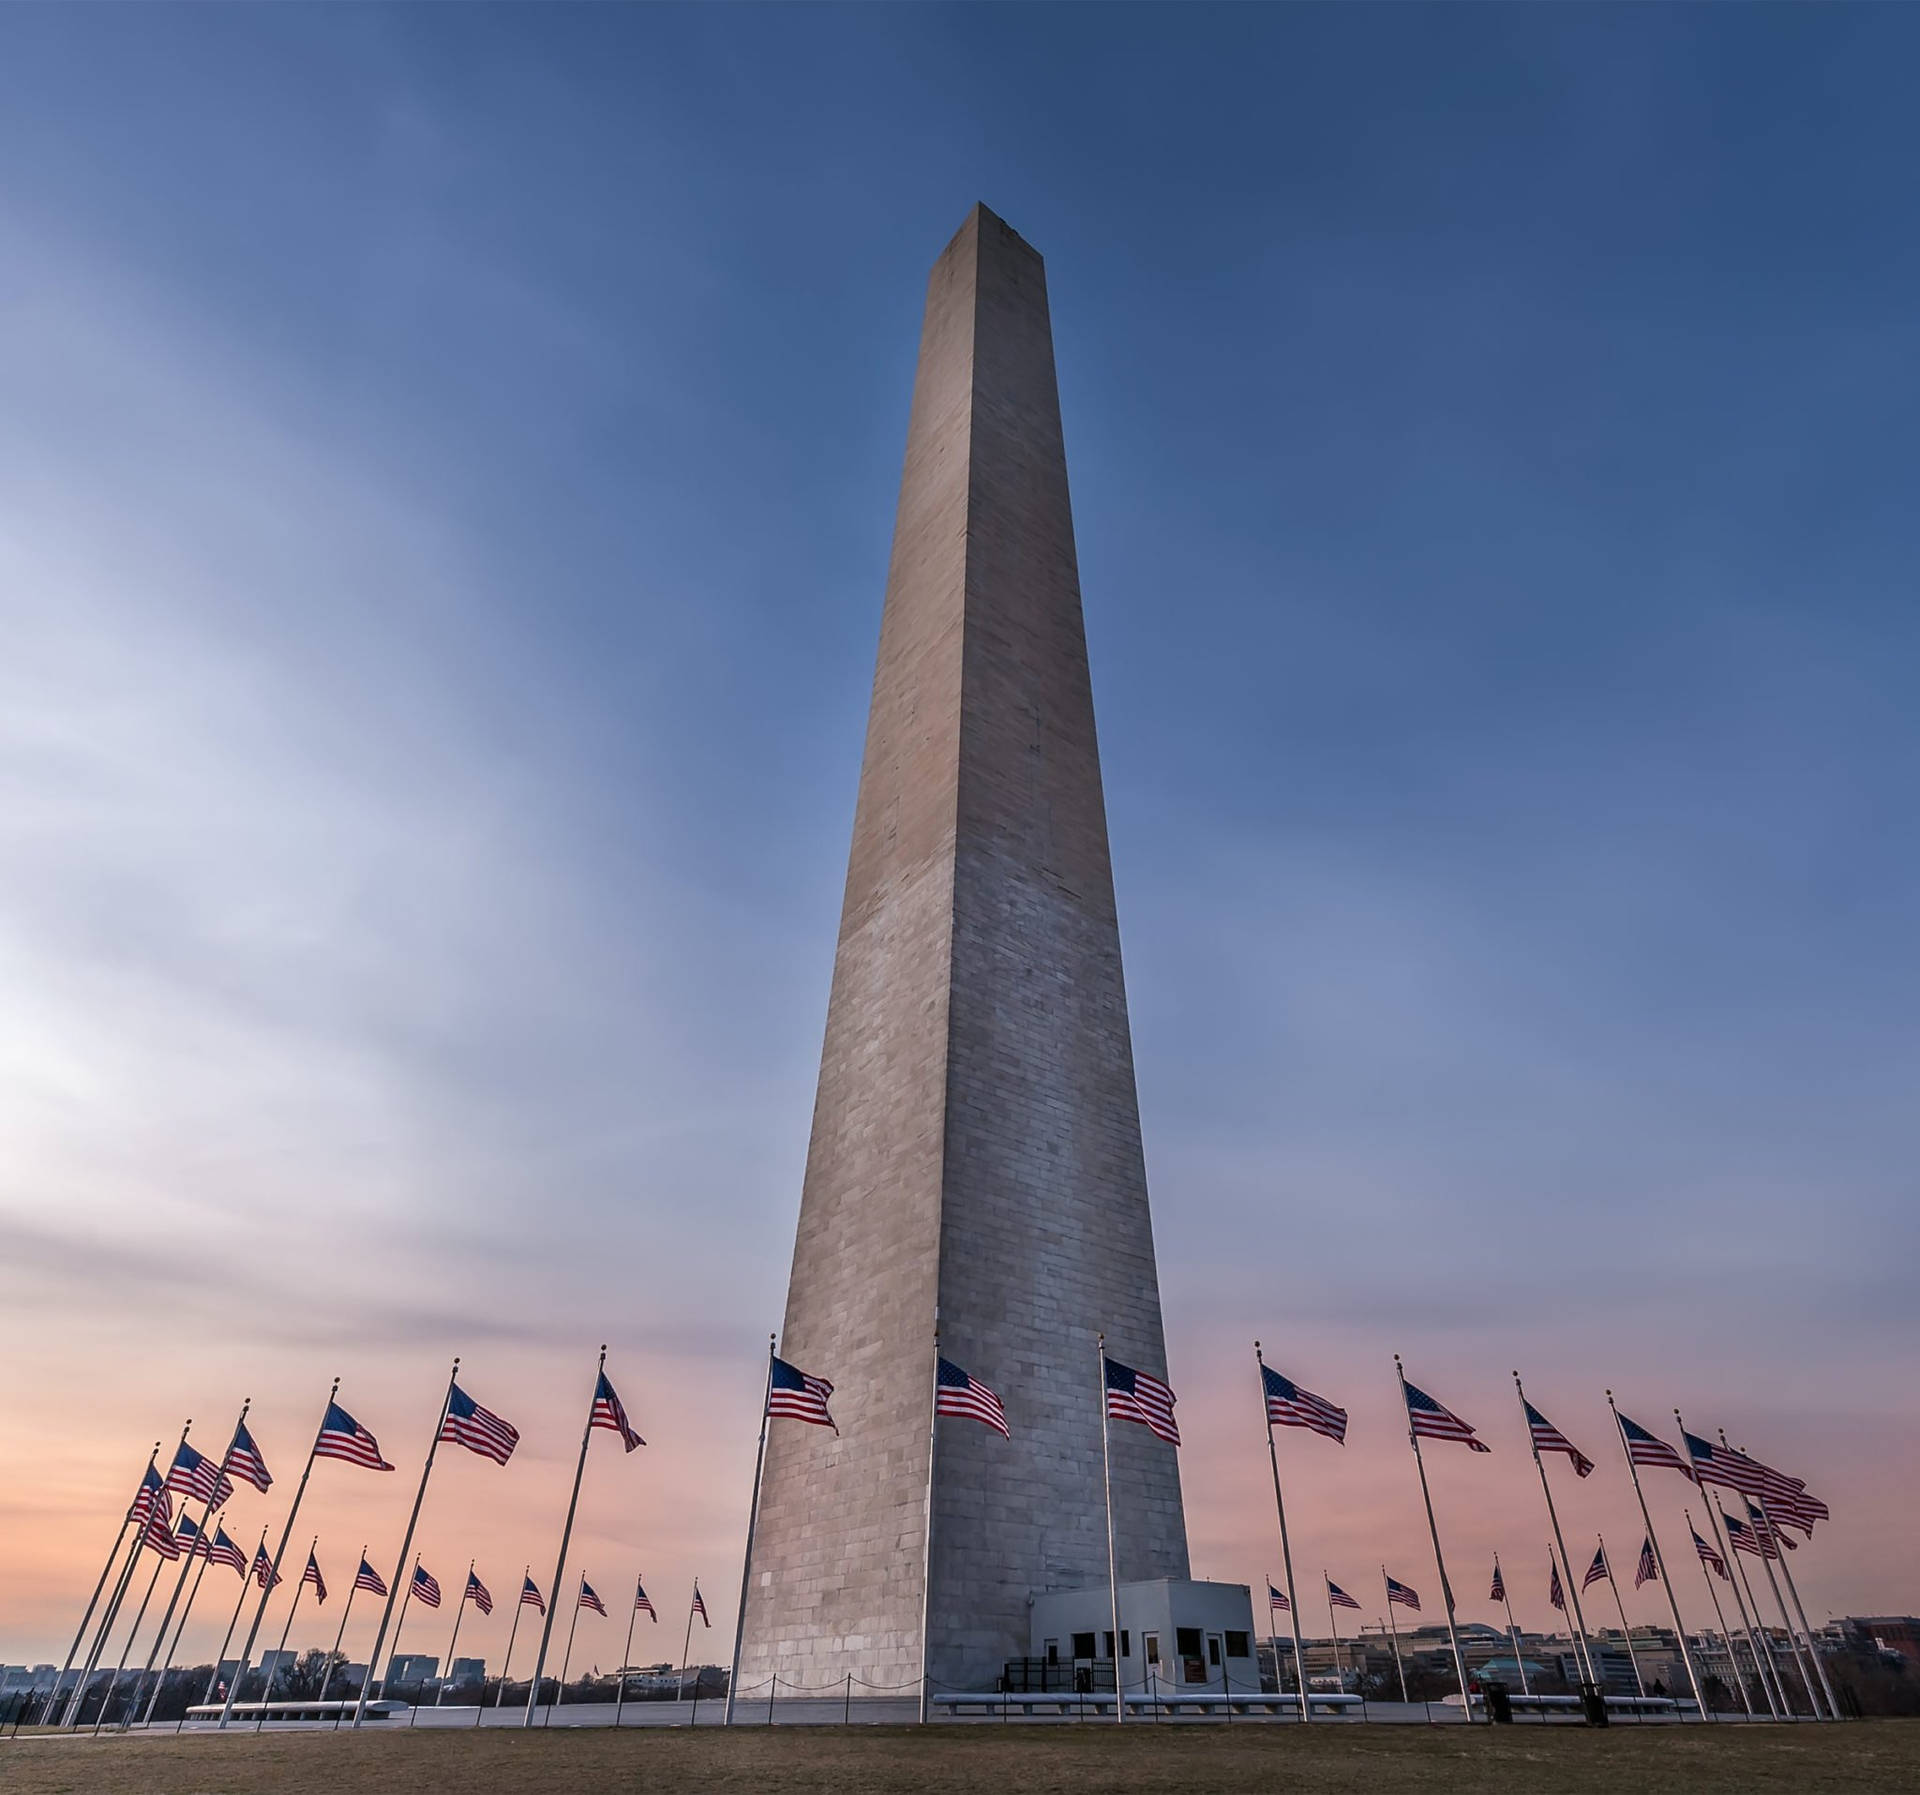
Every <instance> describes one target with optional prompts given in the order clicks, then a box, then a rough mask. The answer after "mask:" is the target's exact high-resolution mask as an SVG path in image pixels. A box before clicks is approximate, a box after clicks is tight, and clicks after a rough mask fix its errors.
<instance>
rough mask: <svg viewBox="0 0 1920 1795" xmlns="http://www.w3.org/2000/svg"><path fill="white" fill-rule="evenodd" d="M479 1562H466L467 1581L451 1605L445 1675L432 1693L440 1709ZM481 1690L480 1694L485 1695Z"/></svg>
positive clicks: (444, 1699)
mask: <svg viewBox="0 0 1920 1795" xmlns="http://www.w3.org/2000/svg"><path fill="white" fill-rule="evenodd" d="M479 1562H480V1561H479V1559H477V1558H469V1559H468V1560H467V1580H466V1582H465V1583H464V1584H462V1585H461V1588H460V1599H459V1601H457V1602H455V1603H454V1605H453V1636H452V1637H451V1638H450V1639H449V1640H448V1641H447V1673H446V1675H445V1676H443V1677H442V1678H441V1679H440V1686H439V1688H437V1689H436V1690H434V1692H433V1705H434V1706H435V1707H436V1708H437V1707H440V1706H441V1705H442V1704H443V1703H444V1702H445V1701H446V1699H447V1685H448V1684H449V1683H451V1682H452V1681H453V1648H454V1647H455V1646H456V1645H457V1644H459V1642H460V1623H461V1622H462V1621H463V1620H465V1619H466V1615H467V1592H468V1591H469V1590H470V1589H472V1588H473V1567H474V1566H475V1565H476V1564H478V1563H479ZM485 1693H486V1690H485V1689H484V1688H483V1689H482V1690H481V1694H482V1695H485Z"/></svg>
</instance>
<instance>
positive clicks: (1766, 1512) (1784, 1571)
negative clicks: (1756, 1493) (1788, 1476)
mask: <svg viewBox="0 0 1920 1795" xmlns="http://www.w3.org/2000/svg"><path fill="white" fill-rule="evenodd" d="M1758 1500H1759V1503H1760V1516H1761V1519H1762V1520H1764V1521H1765V1522H1766V1524H1767V1527H1768V1530H1769V1531H1770V1532H1771V1533H1772V1535H1773V1537H1774V1538H1775V1539H1777V1540H1781V1541H1784V1540H1785V1539H1786V1535H1785V1534H1783V1533H1782V1532H1781V1531H1780V1529H1779V1528H1778V1527H1776V1526H1775V1525H1774V1521H1773V1510H1772V1509H1770V1508H1769V1507H1768V1506H1767V1504H1766V1499H1765V1498H1764V1497H1761V1498H1758ZM1808 1537H1809V1538H1811V1537H1812V1536H1811V1535H1809V1536H1808ZM1780 1575H1781V1576H1783V1577H1784V1578H1786V1580H1787V1594H1788V1595H1790V1596H1792V1597H1793V1605H1794V1608H1795V1609H1796V1610H1797V1611H1798V1612H1799V1615H1800V1631H1801V1633H1802V1634H1803V1635H1804V1636H1805V1638H1806V1641H1807V1656H1808V1657H1810V1658H1811V1659H1812V1660H1813V1668H1814V1670H1815V1671H1816V1672H1818V1673H1819V1677H1820V1687H1821V1688H1822V1689H1823V1690H1824V1691H1825V1692H1826V1697H1827V1712H1828V1713H1829V1714H1830V1715H1831V1716H1832V1717H1833V1718H1834V1719H1835V1720H1838V1719H1839V1718H1840V1704H1839V1703H1838V1702H1837V1701H1835V1700H1834V1697H1833V1684H1832V1683H1831V1682H1829V1681H1828V1679H1827V1667H1826V1664H1825V1662H1824V1661H1823V1660H1822V1658H1821V1656H1820V1649H1819V1647H1818V1646H1817V1645H1816V1644H1815V1643H1814V1638H1813V1628H1812V1627H1810V1626H1809V1625H1808V1624H1807V1610H1806V1605H1805V1604H1804V1603H1803V1602H1802V1601H1801V1600H1800V1591H1799V1590H1798V1589H1797V1588H1795V1587H1794V1581H1793V1566H1792V1565H1790V1564H1789V1563H1788V1562H1787V1555H1786V1553H1785V1551H1784V1550H1783V1551H1782V1552H1781V1554H1780Z"/></svg>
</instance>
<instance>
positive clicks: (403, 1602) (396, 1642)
mask: <svg viewBox="0 0 1920 1795" xmlns="http://www.w3.org/2000/svg"><path fill="white" fill-rule="evenodd" d="M419 1574H420V1554H419V1553H418V1552H416V1553H414V1555H413V1569H412V1570H411V1571H409V1572H408V1573H407V1593H406V1594H405V1595H403V1596H402V1597H401V1598H400V1617H399V1619H398V1620H396V1621H395V1622H394V1623H393V1651H392V1652H391V1653H390V1654H389V1656H388V1658H387V1675H386V1676H384V1677H382V1678H381V1679H380V1693H381V1695H382V1697H384V1696H385V1695H386V1693H387V1684H388V1682H389V1681H390V1680H391V1679H392V1676H393V1661H394V1659H395V1658H397V1657H399V1656H400V1630H401V1628H402V1627H404V1626H405V1625H406V1624H407V1604H408V1603H409V1602H411V1601H412V1600H413V1585H414V1579H415V1578H416V1577H418V1576H419ZM395 1580H396V1581H398V1578H397V1577H396V1579H395ZM372 1675H373V1660H372V1659H371V1658H369V1659H368V1660H367V1674H366V1676H364V1677H362V1678H361V1679H360V1687H361V1688H362V1689H365V1688H366V1686H367V1681H368V1679H369V1678H370V1677H371V1676H372ZM413 1709H414V1704H413V1703H412V1702H408V1703H407V1725H408V1726H412V1725H413Z"/></svg>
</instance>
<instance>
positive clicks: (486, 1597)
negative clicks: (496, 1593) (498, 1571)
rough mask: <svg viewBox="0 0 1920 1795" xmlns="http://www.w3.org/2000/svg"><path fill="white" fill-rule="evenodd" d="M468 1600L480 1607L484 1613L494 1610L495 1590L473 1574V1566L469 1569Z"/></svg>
mask: <svg viewBox="0 0 1920 1795" xmlns="http://www.w3.org/2000/svg"><path fill="white" fill-rule="evenodd" d="M466 1600H467V1601H469V1602H471V1603H472V1604H473V1605H474V1607H476V1608H478V1609H479V1610H480V1612H481V1613H482V1614H491V1613H492V1612H493V1591H492V1590H490V1589H488V1588H487V1586H486V1585H485V1584H484V1583H482V1582H481V1581H480V1579H479V1578H478V1577H476V1576H475V1575H474V1574H473V1571H472V1569H471V1568H469V1570H468V1571H467V1594H466Z"/></svg>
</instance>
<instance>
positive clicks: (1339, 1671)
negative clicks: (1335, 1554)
mask: <svg viewBox="0 0 1920 1795" xmlns="http://www.w3.org/2000/svg"><path fill="white" fill-rule="evenodd" d="M1320 1581H1321V1582H1322V1583H1323V1584H1324V1585H1325V1586H1326V1591H1327V1626H1328V1628H1329V1629H1330V1630H1331V1631H1332V1633H1333V1682H1334V1687H1335V1688H1336V1689H1338V1690H1339V1692H1340V1693H1341V1694H1342V1695H1345V1694H1346V1692H1347V1672H1346V1666H1345V1665H1343V1664H1342V1663H1341V1662H1340V1617H1339V1615H1337V1614H1335V1613H1334V1611H1333V1579H1332V1578H1331V1577H1329V1576H1328V1575H1327V1567H1326V1566H1325V1565H1324V1564H1323V1565H1322V1566H1321V1567H1320ZM1306 1700H1307V1667H1306V1666H1305V1665H1304V1664H1303V1665H1301V1666H1300V1703H1301V1706H1302V1707H1304V1706H1305V1705H1306Z"/></svg>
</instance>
